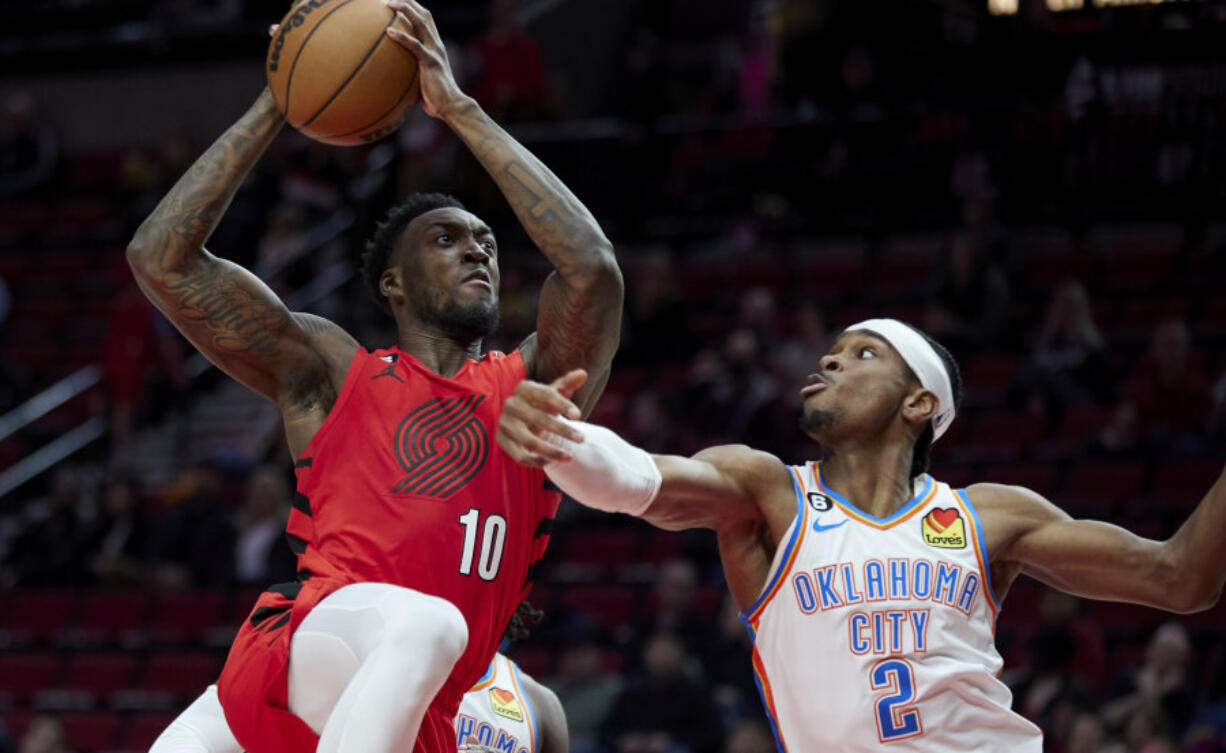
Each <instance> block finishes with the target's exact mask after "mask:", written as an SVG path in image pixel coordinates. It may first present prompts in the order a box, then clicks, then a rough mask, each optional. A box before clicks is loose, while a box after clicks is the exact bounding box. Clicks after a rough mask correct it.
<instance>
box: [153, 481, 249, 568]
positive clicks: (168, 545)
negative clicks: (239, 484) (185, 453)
mask: <svg viewBox="0 0 1226 753" xmlns="http://www.w3.org/2000/svg"><path fill="white" fill-rule="evenodd" d="M173 493H174V495H175V499H173V500H172V501H171V503H170V505H169V509H167V510H166V512H165V513H163V514H162V516H161V518H160V519H159V521H158V526H157V534H156V536H155V537H154V540H155V541H156V547H155V551H154V553H153V559H154V564H155V566H156V570H155V576H156V578H157V581H158V584H159V585H161V586H162V587H163V588H190V587H200V586H218V585H224V584H226V583H228V582H230V579H231V577H232V575H233V567H234V561H235V559H234V546H235V541H234V527H233V525H232V523H231V519H230V516H231V512H232V509H231V508H230V506H229V505H228V504H227V502H228V500H227V499H226V498H225V495H224V492H223V479H222V475H221V469H220V468H219V467H218V466H217V465H216V464H215V463H214V462H211V461H210V462H207V463H202V464H200V465H199V466H197V467H196V468H195V469H194V470H192V471H190V472H188V473H187V474H185V476H184V477H183V478H182V479H181V480H180V481H179V482H178V484H177V485H176V488H175V489H174V492H173Z"/></svg>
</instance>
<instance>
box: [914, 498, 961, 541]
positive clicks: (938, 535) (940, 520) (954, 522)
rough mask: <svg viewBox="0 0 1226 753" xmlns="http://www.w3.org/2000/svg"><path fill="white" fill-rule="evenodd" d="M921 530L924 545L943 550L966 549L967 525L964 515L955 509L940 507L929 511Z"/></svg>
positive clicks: (922, 521) (921, 523)
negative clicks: (963, 518)
mask: <svg viewBox="0 0 1226 753" xmlns="http://www.w3.org/2000/svg"><path fill="white" fill-rule="evenodd" d="M920 529H921V531H922V532H923V534H924V543H925V544H927V545H929V546H938V547H941V548H943V549H963V548H965V547H966V524H965V523H964V522H963V520H962V514H961V513H960V512H958V509H957V508H955V507H938V508H936V509H934V510H929V511H928V514H927V515H925V516H924V518H923V520H921V521H920Z"/></svg>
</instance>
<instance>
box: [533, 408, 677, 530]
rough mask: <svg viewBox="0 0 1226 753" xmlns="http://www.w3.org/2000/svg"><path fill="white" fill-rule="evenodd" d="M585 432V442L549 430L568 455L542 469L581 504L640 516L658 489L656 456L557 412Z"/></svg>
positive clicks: (562, 419)
mask: <svg viewBox="0 0 1226 753" xmlns="http://www.w3.org/2000/svg"><path fill="white" fill-rule="evenodd" d="M558 420H559V421H563V422H565V423H566V424H568V425H569V426H570V427H571V428H573V429H575V430H576V431H578V432H579V433H581V434H583V442H580V443H575V442H571V441H570V440H569V439H565V438H563V437H559V436H555V435H553V434H550V435H548V437H547V438H548V440H549V441H551V442H553V443H555V444H558V445H560V446H561V447H562V448H563V449H565V450H566V451H567V452H568V453H570V456H571V460H568V461H566V462H560V461H556V460H551V461H549V462H548V463H546V464H545V474H546V475H548V476H549V478H550V480H552V481H553V482H554V483H555V484H557V485H558V487H559V488H560V489H561V490H562V491H563V492H565V493H566V494H568V495H570V496H571V497H574V498H575V500H577V501H578V502H580V503H581V504H583V505H585V506H587V507H591V508H594V509H596V510H604V511H605V512H624V513H626V514H627V515H642V514H643V513H644V512H646V511H647V508H648V507H650V506H651V503H652V501H654V500H655V498H656V495H657V494H659V492H660V481H661V476H660V469H659V468H658V467H657V466H656V461H655V460H653V459H652V457H651V455H649V454H647V452H646V451H645V450H642V449H640V448H638V447H635V446H634V445H632V444H630V443H629V442H627V441H626V440H624V439H622V438H621V437H619V436H617V435H616V434H614V433H613V432H611V431H609V430H608V429H606V428H604V427H603V426H596V425H595V424H589V423H587V422H584V421H571V420H568V419H566V418H562V417H559V418H558Z"/></svg>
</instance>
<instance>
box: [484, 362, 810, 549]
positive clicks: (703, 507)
mask: <svg viewBox="0 0 1226 753" xmlns="http://www.w3.org/2000/svg"><path fill="white" fill-rule="evenodd" d="M583 377H584V374H583V373H582V372H571V373H569V374H566V375H564V376H563V377H560V378H559V379H557V380H556V381H554V383H553V384H542V383H539V382H534V381H531V380H525V381H523V382H520V383H519V385H518V386H517V387H516V389H515V394H514V395H512V396H511V397H509V398H507V401H506V403H504V405H503V410H502V415H501V416H500V417H499V420H498V433H497V439H498V444H499V445H500V446H501V447H502V448H503V449H504V450H505V451H506V452H507V453H508V454H510V455H511V457H512V458H514V459H515V460H516V461H517V462H519V463H521V464H523V465H529V466H534V467H540V468H544V469H545V472H546V473H547V474H548V475H549V477H550V478H551V479H552V480H553V481H554V483H556V484H557V485H558V486H559V488H561V489H562V491H564V492H566V494H568V495H570V496H571V497H573V498H574V499H575V500H577V501H579V502H580V503H582V504H584V505H586V506H588V507H592V508H595V509H597V510H604V511H606V512H622V513H626V514H628V515H634V516H636V517H640V518H643V519H644V520H646V521H647V522H649V523H651V524H652V525H655V526H658V527H660V528H665V529H668V530H678V531H679V530H685V529H688V528H710V529H712V530H720V529H722V528H726V527H732V526H737V525H740V524H743V523H744V522H746V521H748V520H759V519H761V517H762V513H761V510H760V505H761V503H762V501H763V500H764V499H765V497H766V496H767V495H768V494H771V493H773V492H775V491H777V490H779V489H784V490H785V491H787V492H788V493H789V494H790V492H791V489H792V485H791V481H790V477H789V475H788V470H787V467H786V466H784V465H783V463H782V462H780V461H779V459H778V458H776V457H774V456H773V455H770V454H769V453H765V452H760V451H758V450H754V449H752V448H749V447H745V446H743V445H728V446H723V447H712V448H709V449H706V450H703V451H702V452H700V453H698V454H697V455H695V456H694V457H692V458H686V457H681V456H677V455H650V454H648V453H647V452H646V451H644V450H642V449H640V448H638V447H635V446H633V445H631V444H630V443H628V442H626V441H625V440H624V439H622V438H621V437H619V436H617V435H616V434H614V433H613V432H611V431H609V430H608V429H606V428H604V427H602V426H596V425H594V424H589V423H585V422H582V421H573V420H568V419H564V418H563V416H570V417H577V416H578V414H579V409H578V407H577V406H576V405H574V403H572V402H571V401H570V400H569V399H568V398H569V396H570V395H571V394H573V393H574V392H576V391H577V390H578V389H579V386H580V385H581V384H582V382H583Z"/></svg>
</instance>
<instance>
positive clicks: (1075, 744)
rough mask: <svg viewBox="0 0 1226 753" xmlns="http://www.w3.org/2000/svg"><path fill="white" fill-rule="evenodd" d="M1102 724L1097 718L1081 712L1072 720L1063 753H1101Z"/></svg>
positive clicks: (1086, 712)
mask: <svg viewBox="0 0 1226 753" xmlns="http://www.w3.org/2000/svg"><path fill="white" fill-rule="evenodd" d="M1103 740H1104V733H1103V723H1102V721H1100V720H1099V718H1098V717H1097V716H1095V715H1094V714H1092V713H1090V712H1088V711H1082V712H1081V713H1079V714H1077V716H1076V717H1074V719H1073V724H1072V727H1071V729H1070V730H1069V735H1068V739H1067V740H1066V741H1065V744H1064V753H1102V744H1103Z"/></svg>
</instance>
